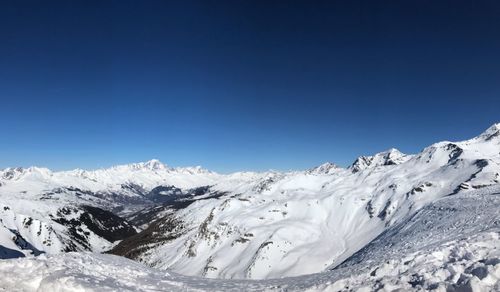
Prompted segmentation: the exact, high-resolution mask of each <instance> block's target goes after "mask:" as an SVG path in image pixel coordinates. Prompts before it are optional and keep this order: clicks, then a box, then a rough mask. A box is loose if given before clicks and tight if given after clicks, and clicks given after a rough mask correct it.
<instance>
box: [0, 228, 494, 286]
mask: <svg viewBox="0 0 500 292" xmlns="http://www.w3.org/2000/svg"><path fill="white" fill-rule="evenodd" d="M499 242H500V241H499V233H498V232H488V233H482V234H478V235H476V236H473V237H471V238H464V239H462V240H458V241H451V242H447V243H444V244H442V245H440V246H436V247H433V248H431V249H427V250H423V251H420V252H415V253H412V254H409V255H406V256H404V257H402V258H400V259H392V260H389V261H386V262H384V263H380V264H378V265H374V267H373V269H372V270H371V272H365V273H360V274H352V275H351V276H348V277H345V278H342V277H341V276H342V275H341V274H342V273H340V274H339V273H338V272H337V271H331V272H326V273H320V274H314V275H309V276H301V277H294V278H283V279H275V280H262V281H248V280H235V281H231V280H214V279H203V278H197V277H187V276H181V275H177V274H171V273H167V272H164V271H159V270H155V269H151V268H148V267H146V266H143V265H141V264H139V263H136V262H134V261H131V260H128V259H125V258H122V257H117V256H112V255H103V254H93V253H67V254H59V255H49V256H45V255H41V256H38V257H33V258H20V259H11V260H1V261H0V279H1V280H0V290H4V291H186V290H187V291H214V290H232V291H249V290H257V291H262V290H277V291H281V290H288V291H290V290H292V291H293V290H311V291H319V290H324V291H346V290H356V291H373V290H378V289H382V290H381V291H393V290H394V289H397V288H402V289H404V290H412V289H415V290H418V289H420V290H421V289H435V291H454V290H460V288H466V290H465V291H500V249H499ZM339 277H340V278H339ZM467 288H468V289H467Z"/></svg>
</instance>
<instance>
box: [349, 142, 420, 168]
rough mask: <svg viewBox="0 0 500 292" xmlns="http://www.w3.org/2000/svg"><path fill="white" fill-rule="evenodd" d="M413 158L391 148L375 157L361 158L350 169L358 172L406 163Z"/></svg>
mask: <svg viewBox="0 0 500 292" xmlns="http://www.w3.org/2000/svg"><path fill="white" fill-rule="evenodd" d="M411 157H412V156H411V155H407V154H404V153H402V152H401V151H399V150H398V149H396V148H390V149H388V150H386V151H382V152H379V153H377V154H375V155H373V156H360V157H358V158H356V160H355V161H354V163H353V164H352V165H351V166H350V167H349V169H351V171H352V172H354V173H355V172H358V171H361V170H363V169H366V168H372V167H376V166H384V165H397V164H401V163H403V162H406V161H407V160H408V159H410V158H411Z"/></svg>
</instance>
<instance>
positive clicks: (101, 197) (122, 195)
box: [0, 125, 500, 285]
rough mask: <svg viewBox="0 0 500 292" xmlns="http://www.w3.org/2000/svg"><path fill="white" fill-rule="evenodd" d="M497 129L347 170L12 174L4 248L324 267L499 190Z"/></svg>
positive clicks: (222, 271)
mask: <svg viewBox="0 0 500 292" xmlns="http://www.w3.org/2000/svg"><path fill="white" fill-rule="evenodd" d="M498 129H499V127H498V125H494V126H492V127H490V128H489V129H488V130H487V131H485V132H484V133H483V134H481V135H479V136H478V137H476V138H473V139H470V140H467V141H462V142H447V141H446V142H439V143H436V144H433V145H431V146H429V147H427V148H425V149H423V150H422V151H421V152H420V153H417V154H415V155H406V154H403V153H401V152H399V151H398V150H396V149H390V150H388V151H385V152H381V153H378V154H375V155H373V156H361V157H359V158H358V159H356V161H355V162H354V163H353V164H352V165H351V166H350V167H348V168H347V169H344V168H341V167H338V166H336V165H335V164H333V163H325V164H323V165H320V166H318V167H315V168H312V169H309V170H306V171H295V172H283V173H281V172H271V171H270V172H264V173H251V172H241V173H233V174H227V175H223V174H217V173H214V172H210V171H207V170H204V169H202V168H199V167H195V168H172V167H168V166H166V165H164V164H163V163H161V162H159V161H157V160H152V161H149V162H145V163H135V164H130V165H122V166H116V167H112V168H109V169H100V170H95V171H85V170H74V171H68V172H52V171H50V170H47V169H41V168H27V169H6V170H3V171H0V177H1V179H0V183H1V184H2V185H1V186H0V198H1V200H0V202H1V203H0V219H1V221H0V232H3V234H6V235H5V236H1V237H0V245H1V246H3V247H4V249H2V250H3V253H2V252H0V254H4V255H5V257H7V256H9V257H12V255H15V254H16V252H19V253H21V254H26V255H27V254H36V253H42V252H44V253H60V252H63V251H87V250H89V251H94V252H105V251H107V252H109V253H113V254H117V255H122V256H126V257H129V258H132V259H134V260H138V261H141V262H143V263H146V264H147V265H149V266H151V267H155V268H158V269H169V270H172V271H174V272H178V273H181V274H185V275H192V276H202V277H209V278H252V279H263V278H279V277H284V276H297V275H302V274H308V273H317V272H322V271H324V270H325V269H331V268H334V267H336V266H338V265H339V264H341V263H343V262H345V261H346V260H347V259H349V258H351V257H352V255H353V254H355V253H356V252H358V251H359V250H360V249H362V248H363V247H366V246H367V245H368V244H369V243H370V242H372V241H373V240H374V239H376V238H378V237H380V236H382V235H383V234H387V232H389V230H393V228H395V226H399V224H402V223H403V222H407V220H409V218H414V216H416V214H419V212H420V210H424V209H422V208H425V207H426V206H429V204H432V203H434V202H437V200H439V199H442V198H448V197H449V198H453V197H455V196H459V195H461V194H462V193H463V192H467V191H472V190H482V189H488V188H491V187H492V186H495V185H498V184H499V180H500V138H499V135H498V133H499V130H498ZM419 222H420V221H419ZM13 237H16V238H18V240H17V241H16V240H12V238H13ZM118 241H120V242H119V243H118ZM23 242H25V243H26V244H24V243H23ZM28 244H29V245H28ZM18 255H19V254H18ZM477 273H478V274H480V272H477ZM415 281H417V280H415ZM417 282H418V281H417ZM417 282H415V283H416V284H415V285H417V284H418V283H417Z"/></svg>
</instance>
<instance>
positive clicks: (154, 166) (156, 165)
mask: <svg viewBox="0 0 500 292" xmlns="http://www.w3.org/2000/svg"><path fill="white" fill-rule="evenodd" d="M144 167H146V168H148V169H150V170H160V169H161V170H163V169H167V165H165V164H164V163H162V162H161V161H160V160H158V159H151V160H150V161H147V162H145V163H144Z"/></svg>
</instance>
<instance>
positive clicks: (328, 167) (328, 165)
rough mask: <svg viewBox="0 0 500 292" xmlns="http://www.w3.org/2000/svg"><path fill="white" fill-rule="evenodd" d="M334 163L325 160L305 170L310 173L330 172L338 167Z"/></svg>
mask: <svg viewBox="0 0 500 292" xmlns="http://www.w3.org/2000/svg"><path fill="white" fill-rule="evenodd" d="M339 168H340V167H339V166H337V165H336V164H335V163H332V162H325V163H323V164H321V165H318V166H316V167H313V168H311V169H309V170H308V171H307V172H308V173H310V174H332V173H333V172H335V170H337V169H339Z"/></svg>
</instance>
